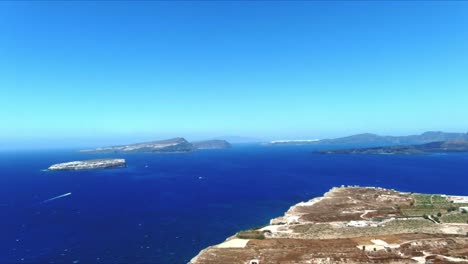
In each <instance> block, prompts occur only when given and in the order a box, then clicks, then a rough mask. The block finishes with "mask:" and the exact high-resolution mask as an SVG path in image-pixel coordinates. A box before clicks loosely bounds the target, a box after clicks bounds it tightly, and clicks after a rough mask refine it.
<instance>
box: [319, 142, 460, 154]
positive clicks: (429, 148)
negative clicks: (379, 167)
mask: <svg viewBox="0 0 468 264" xmlns="http://www.w3.org/2000/svg"><path fill="white" fill-rule="evenodd" d="M452 152H468V141H466V140H453V141H441V142H431V143H426V144H420V145H402V146H388V147H374V148H351V149H336V150H321V151H318V153H321V154H381V155H385V154H386V155H389V154H393V155H415V154H431V153H452Z"/></svg>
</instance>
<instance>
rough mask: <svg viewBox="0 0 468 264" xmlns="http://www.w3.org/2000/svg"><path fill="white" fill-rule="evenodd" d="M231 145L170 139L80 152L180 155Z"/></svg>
mask: <svg viewBox="0 0 468 264" xmlns="http://www.w3.org/2000/svg"><path fill="white" fill-rule="evenodd" d="M231 147H232V145H231V144H230V143H229V142H227V141H226V140H204V141H195V142H188V141H187V140H186V139H185V138H182V137H178V138H171V139H165V140H158V141H150V142H143V143H135V144H128V145H120V146H110V147H100V148H95V149H86V150H81V151H80V152H83V153H181V152H192V151H194V150H197V149H226V148H231Z"/></svg>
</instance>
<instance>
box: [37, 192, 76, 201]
mask: <svg viewBox="0 0 468 264" xmlns="http://www.w3.org/2000/svg"><path fill="white" fill-rule="evenodd" d="M71 194H72V193H71V192H69V193H65V194H62V195H59V196H55V197H52V198H50V199H47V200H44V201H42V202H41V204H44V203H48V202H52V201H54V200H57V199H60V198H63V197H67V196H70V195H71Z"/></svg>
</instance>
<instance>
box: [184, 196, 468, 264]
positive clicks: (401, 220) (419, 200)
mask: <svg viewBox="0 0 468 264" xmlns="http://www.w3.org/2000/svg"><path fill="white" fill-rule="evenodd" d="M467 206H468V197H463V196H447V195H438V194H419V193H407V192H399V191H395V190H389V189H383V188H375V187H340V188H333V189H331V190H330V191H329V192H327V193H325V195H324V196H323V197H317V198H314V199H312V200H310V201H307V202H301V203H298V204H296V205H294V206H292V207H291V208H290V209H289V210H288V211H287V212H286V213H285V214H284V216H281V217H278V218H275V219H272V220H271V221H270V223H269V224H267V225H265V226H261V227H254V228H252V229H249V230H244V231H239V232H238V233H237V234H235V235H234V236H232V237H229V238H228V239H226V241H224V242H222V243H220V244H218V245H214V246H211V247H208V248H206V249H204V250H202V251H201V252H200V253H199V254H198V255H197V256H195V257H194V258H193V259H192V260H191V261H190V263H191V264H211V263H229V264H246V263H247V264H267V263H268V264H270V263H271V264H273V263H297V264H306V263H355V264H358V263H467V262H468V238H467V236H468V213H467V210H468V207H467ZM246 217H248V215H246Z"/></svg>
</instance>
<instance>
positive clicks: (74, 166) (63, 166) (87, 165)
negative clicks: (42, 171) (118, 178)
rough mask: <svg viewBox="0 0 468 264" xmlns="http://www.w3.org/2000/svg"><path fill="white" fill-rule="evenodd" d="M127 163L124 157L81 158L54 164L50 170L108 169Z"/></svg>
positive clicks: (123, 165)
mask: <svg viewBox="0 0 468 264" xmlns="http://www.w3.org/2000/svg"><path fill="white" fill-rule="evenodd" d="M125 166H126V163H125V160H124V159H93V160H81V161H71V162H65V163H58V164H54V165H52V166H50V167H49V169H48V170H50V171H61V170H95V169H108V168H118V167H125Z"/></svg>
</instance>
